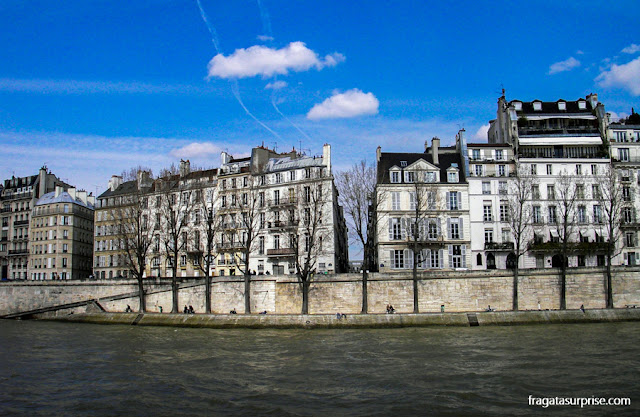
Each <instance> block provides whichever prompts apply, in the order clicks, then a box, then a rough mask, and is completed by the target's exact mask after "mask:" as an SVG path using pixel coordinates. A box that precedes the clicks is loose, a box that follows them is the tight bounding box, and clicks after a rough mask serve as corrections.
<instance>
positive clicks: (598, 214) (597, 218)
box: [593, 204, 602, 223]
mask: <svg viewBox="0 0 640 417" xmlns="http://www.w3.org/2000/svg"><path fill="white" fill-rule="evenodd" d="M593 222H594V223H602V209H601V207H600V206H599V205H597V204H596V205H594V206H593Z"/></svg>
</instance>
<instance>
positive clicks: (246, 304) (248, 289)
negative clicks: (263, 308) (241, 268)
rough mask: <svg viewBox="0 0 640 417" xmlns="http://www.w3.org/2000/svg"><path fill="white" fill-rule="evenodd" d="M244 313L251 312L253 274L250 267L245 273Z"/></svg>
mask: <svg viewBox="0 0 640 417" xmlns="http://www.w3.org/2000/svg"><path fill="white" fill-rule="evenodd" d="M244 314H251V275H250V274H249V269H247V270H246V271H245V273H244Z"/></svg>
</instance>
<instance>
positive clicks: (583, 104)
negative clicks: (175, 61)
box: [578, 100, 587, 110]
mask: <svg viewBox="0 0 640 417" xmlns="http://www.w3.org/2000/svg"><path fill="white" fill-rule="evenodd" d="M578 108H579V109H580V110H586V109H587V102H586V101H584V100H580V101H578Z"/></svg>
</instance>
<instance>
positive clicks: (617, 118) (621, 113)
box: [607, 111, 629, 122]
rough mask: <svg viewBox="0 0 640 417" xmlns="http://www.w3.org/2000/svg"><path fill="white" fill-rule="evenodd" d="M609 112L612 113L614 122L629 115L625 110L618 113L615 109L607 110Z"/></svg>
mask: <svg viewBox="0 0 640 417" xmlns="http://www.w3.org/2000/svg"><path fill="white" fill-rule="evenodd" d="M607 113H609V114H610V115H611V120H612V121H614V122H617V121H618V120H620V119H624V118H625V117H627V116H629V115H628V114H627V113H625V112H620V113H616V112H614V111H607Z"/></svg>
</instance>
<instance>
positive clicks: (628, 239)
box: [624, 232, 636, 248]
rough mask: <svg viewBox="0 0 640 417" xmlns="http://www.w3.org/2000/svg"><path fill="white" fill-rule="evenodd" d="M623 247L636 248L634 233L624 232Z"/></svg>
mask: <svg viewBox="0 0 640 417" xmlns="http://www.w3.org/2000/svg"><path fill="white" fill-rule="evenodd" d="M624 245H625V246H626V247H628V248H634V247H635V246H636V234H635V233H634V232H626V233H625V234H624Z"/></svg>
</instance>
